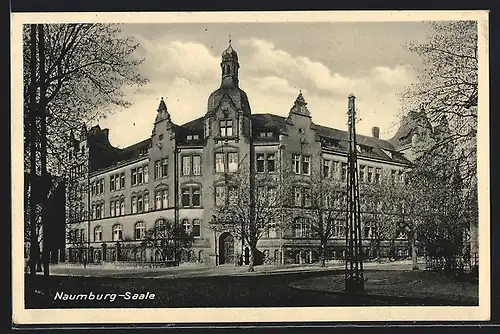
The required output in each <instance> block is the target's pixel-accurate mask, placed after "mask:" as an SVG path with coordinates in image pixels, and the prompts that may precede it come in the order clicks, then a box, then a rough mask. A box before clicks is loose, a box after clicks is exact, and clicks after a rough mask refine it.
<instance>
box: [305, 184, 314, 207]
mask: <svg viewBox="0 0 500 334" xmlns="http://www.w3.org/2000/svg"><path fill="white" fill-rule="evenodd" d="M311 204H312V203H311V189H310V188H304V207H306V208H309V207H310V206H311Z"/></svg>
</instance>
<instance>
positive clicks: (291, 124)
mask: <svg viewBox="0 0 500 334" xmlns="http://www.w3.org/2000/svg"><path fill="white" fill-rule="evenodd" d="M220 66H221V83H220V87H219V88H218V89H216V90H215V91H214V92H213V93H212V94H211V95H210V96H209V97H208V103H207V110H206V113H205V114H204V115H200V117H199V118H197V119H194V120H192V121H190V122H188V123H186V124H183V125H178V124H175V123H174V121H173V119H172V117H171V114H170V111H169V110H168V106H167V104H166V103H165V101H164V100H163V99H162V100H161V101H160V103H159V106H158V109H157V110H156V119H155V122H154V124H152V133H151V136H150V137H149V138H146V139H145V140H143V141H141V142H139V143H137V144H134V145H132V146H129V147H126V148H124V149H118V148H115V147H113V146H112V145H111V144H110V142H109V139H108V135H109V132H108V129H101V128H100V127H99V126H94V127H92V128H90V129H88V130H87V129H86V128H84V127H83V128H82V130H81V131H80V134H79V135H74V134H73V133H72V134H71V142H70V143H69V144H68V159H69V161H70V165H71V166H72V167H71V168H70V172H69V174H68V176H67V178H68V183H67V184H68V187H67V195H66V196H67V203H66V221H67V231H68V238H67V239H68V240H67V243H66V261H69V262H80V261H87V262H95V263H102V262H108V261H120V260H122V261H139V262H155V261H160V259H159V257H160V256H159V254H158V253H157V251H155V250H153V249H145V248H143V247H142V248H141V247H139V245H140V244H141V240H143V238H144V236H145V234H146V231H147V230H149V229H151V228H153V227H154V226H156V225H157V224H162V223H164V222H175V224H177V225H178V226H182V227H183V228H185V229H186V231H189V232H190V233H192V235H194V238H195V242H194V245H193V247H192V250H191V251H190V252H189V254H186V255H185V256H183V258H182V261H190V262H201V263H206V264H227V263H234V261H238V259H241V261H242V262H244V263H245V262H247V261H248V256H249V250H248V248H247V247H246V245H245V244H244V243H242V241H241V240H240V237H238V236H236V235H234V233H231V231H217V230H214V229H213V228H212V227H211V220H212V217H213V208H214V206H215V205H216V201H217V196H218V193H217V185H219V184H223V183H224V178H225V176H226V175H227V173H232V172H235V171H237V170H243V169H244V170H247V171H248V177H249V178H253V177H255V176H256V175H266V174H273V175H276V174H280V173H284V172H283V171H284V170H285V169H283V168H282V166H287V167H288V168H287V169H286V170H287V171H291V177H293V178H296V179H297V180H298V179H300V182H301V184H303V185H304V187H305V188H307V185H308V184H310V183H311V182H313V180H312V179H311V177H310V176H311V175H312V174H314V171H318V173H320V174H321V175H322V176H323V177H325V178H332V179H336V180H338V182H339V183H341V184H342V183H345V182H346V181H345V180H346V179H345V177H346V175H347V164H346V162H347V147H348V143H347V141H348V134H347V131H344V130H338V129H333V128H329V127H326V126H322V125H318V124H315V123H314V122H313V115H312V113H311V112H310V111H309V109H308V106H307V103H306V101H305V98H304V96H303V95H302V93H299V94H298V96H297V98H296V100H295V101H294V102H293V105H292V107H291V109H290V112H289V115H288V117H282V116H278V115H274V114H258V113H253V112H252V110H251V107H250V102H249V98H248V97H247V95H246V93H245V92H244V91H243V90H242V89H241V88H240V87H239V75H238V72H239V67H240V63H239V59H238V54H237V53H236V51H235V50H234V49H233V48H232V46H231V45H229V47H228V48H227V49H226V50H225V51H224V52H223V53H222V59H221V64H220ZM346 102H347V100H346ZM346 105H347V104H346ZM419 119H420V118H419V115H418V113H414V114H411V115H409V116H407V117H406V118H405V119H403V123H402V124H401V128H400V129H399V130H398V132H397V133H396V135H395V136H394V138H392V139H391V140H383V139H381V138H379V129H378V128H377V127H374V128H373V133H372V136H371V137H370V136H362V135H358V136H357V143H358V150H359V151H358V165H359V166H360V179H361V182H362V183H380V182H382V180H383V179H391V180H393V181H394V182H402V179H403V175H404V172H405V170H407V169H408V168H410V166H411V159H412V158H413V156H412V152H413V151H412V150H413V148H414V147H416V146H417V145H418V142H419V138H420V137H422V136H425V135H427V134H428V133H427V132H426V131H428V130H429V128H428V124H426V123H425V122H420V121H419ZM431 130H432V128H431ZM282 176H283V177H289V176H290V175H282ZM297 196H301V195H297ZM296 209H297V210H296V211H297V217H299V216H300V205H299V207H298V208H296ZM299 225H300V226H299ZM289 226H290V227H289V228H285V227H282V228H275V229H272V230H270V231H269V232H268V233H266V235H264V236H263V237H262V238H261V239H260V240H259V243H258V249H259V250H260V251H261V252H262V254H263V259H264V262H269V263H311V262H315V261H317V259H318V256H319V254H318V251H317V248H318V241H317V240H314V239H313V238H310V236H309V235H308V233H307V227H304V226H303V225H301V224H299V223H295V224H290V225H289ZM365 230H366V231H365V232H364V233H365V236H364V237H365V238H366V240H365V241H364V242H366V243H367V245H366V247H367V249H366V253H367V254H368V256H373V255H375V254H370V250H369V245H368V243H369V239H370V231H369V229H365ZM395 239H396V241H394V240H386V241H384V242H383V245H382V246H383V248H384V249H385V250H384V252H385V254H389V252H390V251H391V250H390V249H389V248H391V247H392V248H393V251H394V247H395V248H396V253H397V254H398V255H400V256H404V255H408V247H407V243H406V240H405V236H404V234H401V235H398V236H395ZM130 245H136V246H135V247H134V246H132V247H131V246H130ZM344 247H345V237H344V228H343V227H342V226H341V225H339V226H338V228H337V231H336V233H334V236H333V237H332V238H331V240H329V241H328V252H327V254H328V257H329V258H342V257H343V256H344V253H343V250H344ZM125 248H126V249H127V251H126V252H125ZM86 250H90V252H87V251H86ZM125 253H126V254H125ZM86 254H89V258H86ZM124 254H125V255H124Z"/></svg>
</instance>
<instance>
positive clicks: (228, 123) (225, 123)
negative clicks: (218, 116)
mask: <svg viewBox="0 0 500 334" xmlns="http://www.w3.org/2000/svg"><path fill="white" fill-rule="evenodd" d="M219 130H220V135H221V137H232V136H233V120H232V119H223V120H221V121H220V122H219Z"/></svg>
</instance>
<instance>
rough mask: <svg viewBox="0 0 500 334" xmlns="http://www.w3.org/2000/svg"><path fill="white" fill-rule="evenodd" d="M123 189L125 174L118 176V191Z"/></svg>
mask: <svg viewBox="0 0 500 334" xmlns="http://www.w3.org/2000/svg"><path fill="white" fill-rule="evenodd" d="M124 188H125V172H123V173H121V174H120V189H124Z"/></svg>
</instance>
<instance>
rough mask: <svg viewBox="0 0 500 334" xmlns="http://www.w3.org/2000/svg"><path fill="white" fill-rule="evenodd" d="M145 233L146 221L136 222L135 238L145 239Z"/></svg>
mask: <svg viewBox="0 0 500 334" xmlns="http://www.w3.org/2000/svg"><path fill="white" fill-rule="evenodd" d="M145 235H146V223H145V222H137V223H135V228H134V238H135V240H141V239H144V237H145Z"/></svg>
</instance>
